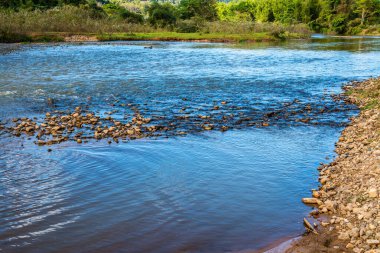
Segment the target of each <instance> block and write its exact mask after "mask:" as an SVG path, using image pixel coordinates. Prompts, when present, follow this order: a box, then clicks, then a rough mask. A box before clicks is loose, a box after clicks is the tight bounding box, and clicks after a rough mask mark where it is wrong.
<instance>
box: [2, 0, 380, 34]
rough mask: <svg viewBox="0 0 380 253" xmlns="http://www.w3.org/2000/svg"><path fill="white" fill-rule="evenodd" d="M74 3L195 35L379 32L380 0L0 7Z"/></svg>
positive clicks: (16, 0)
mask: <svg viewBox="0 0 380 253" xmlns="http://www.w3.org/2000/svg"><path fill="white" fill-rule="evenodd" d="M65 5H74V6H77V7H78V8H82V9H86V10H88V11H90V12H91V13H92V14H91V17H92V18H94V19H101V18H108V19H109V18H113V19H118V20H123V21H126V22H130V23H138V24H143V23H146V24H149V25H151V26H153V27H161V28H164V27H165V28H168V29H176V30H179V31H184V32H194V31H197V30H199V29H200V27H202V26H203V24H204V22H210V21H217V20H219V21H223V22H235V23H238V22H241V23H246V22H255V23H265V22H275V23H280V24H285V25H292V24H299V23H302V24H307V25H308V26H309V27H310V28H311V29H312V30H314V31H317V32H325V33H328V32H332V33H337V34H357V33H359V32H361V31H363V30H365V29H369V28H370V29H375V31H374V33H380V30H378V29H379V23H380V0H232V1H216V0H179V1H175V0H171V1H170V0H167V1H165V0H152V1H150V2H148V1H139V0H0V8H3V9H11V10H12V11H23V10H29V11H36V10H47V9H51V8H57V7H58V8H62V7H63V6H65Z"/></svg>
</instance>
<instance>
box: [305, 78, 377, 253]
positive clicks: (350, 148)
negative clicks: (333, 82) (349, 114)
mask: <svg viewBox="0 0 380 253" xmlns="http://www.w3.org/2000/svg"><path fill="white" fill-rule="evenodd" d="M351 89H352V90H353V91H354V92H353V95H351V96H350V97H349V99H351V102H354V103H356V104H357V105H358V106H359V107H361V108H363V107H364V106H366V105H368V104H369V102H370V101H369V100H368V99H369V98H366V97H359V96H358V95H357V94H358V93H356V92H355V90H356V91H357V90H359V91H360V92H359V94H360V93H362V92H363V91H365V92H367V93H368V94H371V96H372V97H371V98H370V99H371V101H372V102H371V103H373V101H375V102H376V100H377V101H378V102H379V101H380V97H379V90H380V79H370V80H368V81H365V82H363V83H357V84H356V87H353V88H351ZM352 90H351V91H352ZM376 94H377V95H376ZM373 96H377V97H375V98H374V97H373ZM336 153H337V154H338V157H337V158H336V159H335V160H334V161H333V162H332V163H330V164H328V165H322V166H320V168H319V170H320V177H319V181H320V183H321V187H320V189H319V190H315V191H313V193H312V195H313V198H305V199H303V202H304V203H306V204H314V205H316V206H317V209H316V210H314V211H312V213H311V215H313V216H315V217H317V216H318V215H319V214H327V215H328V217H330V218H329V220H327V221H326V220H325V221H322V220H321V225H322V228H321V230H322V231H323V230H325V231H326V230H327V231H329V232H331V231H335V234H336V236H337V238H336V240H338V241H341V242H345V245H346V248H345V249H344V251H346V252H355V253H380V198H379V194H380V109H379V107H376V106H374V107H373V108H371V109H369V110H362V112H361V113H360V115H359V116H358V117H355V118H353V119H352V121H351V123H350V125H349V126H348V127H347V128H346V129H345V130H344V131H343V132H342V135H341V137H340V138H339V142H338V143H337V144H336Z"/></svg>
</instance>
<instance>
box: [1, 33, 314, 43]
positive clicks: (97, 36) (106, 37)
mask: <svg viewBox="0 0 380 253" xmlns="http://www.w3.org/2000/svg"><path fill="white" fill-rule="evenodd" d="M291 39H310V34H297V33H288V32H284V33H279V34H272V33H270V32H261V33H241V34H240V33H236V34H229V33H177V32H150V33H133V32H131V33H68V32H31V33H27V34H18V33H12V34H7V35H4V36H3V38H1V37H0V41H2V42H3V43H49V42H107V41H173V42H175V41H179V42H210V43H256V42H279V41H286V40H291Z"/></svg>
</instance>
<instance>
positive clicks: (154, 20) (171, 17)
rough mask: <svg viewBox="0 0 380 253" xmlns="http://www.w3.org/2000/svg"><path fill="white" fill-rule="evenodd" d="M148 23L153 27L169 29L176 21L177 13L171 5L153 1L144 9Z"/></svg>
mask: <svg viewBox="0 0 380 253" xmlns="http://www.w3.org/2000/svg"><path fill="white" fill-rule="evenodd" d="M146 12H147V13H148V16H149V17H148V21H149V23H150V24H151V25H153V26H155V27H171V26H173V25H174V24H175V23H176V21H177V13H176V9H175V7H174V5H173V4H171V3H159V2H158V1H153V2H152V3H151V4H150V5H149V6H147V7H146Z"/></svg>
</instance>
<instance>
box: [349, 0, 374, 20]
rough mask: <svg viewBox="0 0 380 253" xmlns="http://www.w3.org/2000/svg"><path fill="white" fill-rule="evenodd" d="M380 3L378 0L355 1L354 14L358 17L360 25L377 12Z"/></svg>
mask: <svg viewBox="0 0 380 253" xmlns="http://www.w3.org/2000/svg"><path fill="white" fill-rule="evenodd" d="M379 3H380V2H379V1H378V0H356V5H355V7H356V8H355V13H358V14H359V15H360V20H361V25H364V23H365V22H366V21H367V18H368V17H371V16H374V15H376V14H377V13H378V12H379V8H380V4H379Z"/></svg>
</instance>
